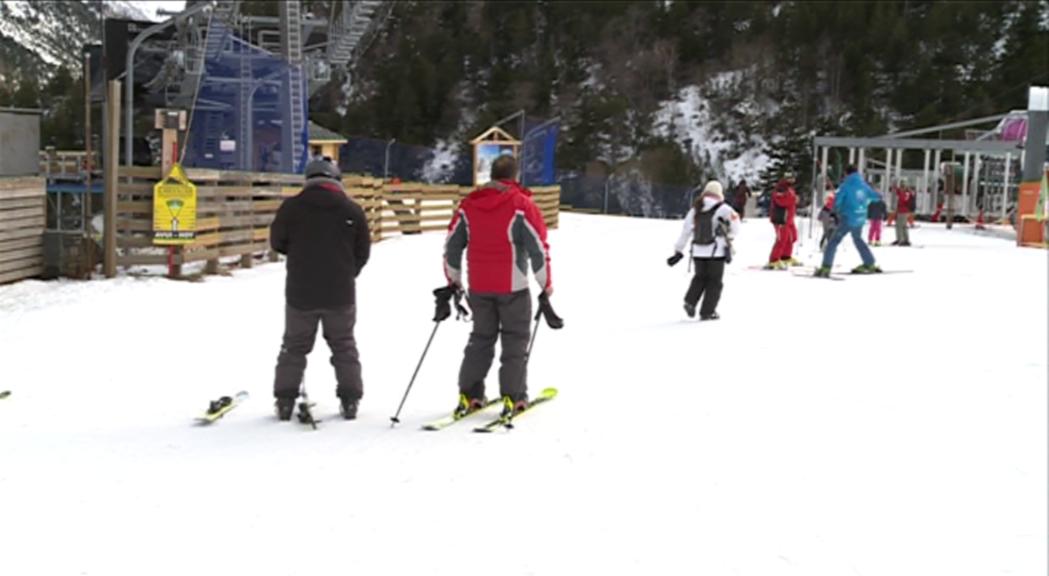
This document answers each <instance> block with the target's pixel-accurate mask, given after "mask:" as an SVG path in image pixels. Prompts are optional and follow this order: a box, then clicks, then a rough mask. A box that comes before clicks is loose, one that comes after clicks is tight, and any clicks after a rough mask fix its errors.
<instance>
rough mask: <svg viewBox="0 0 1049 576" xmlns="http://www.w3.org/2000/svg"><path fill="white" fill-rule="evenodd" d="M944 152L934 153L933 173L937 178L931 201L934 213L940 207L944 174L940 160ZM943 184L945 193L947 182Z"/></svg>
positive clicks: (933, 186)
mask: <svg viewBox="0 0 1049 576" xmlns="http://www.w3.org/2000/svg"><path fill="white" fill-rule="evenodd" d="M942 152H943V151H942V150H937V151H936V152H934V155H933V158H934V160H933V162H932V173H933V175H934V176H936V178H935V181H934V182H933V183H932V194H931V195H930V199H931V200H930V201H931V202H932V205H931V206H930V208H931V209H932V211H933V212H936V210H937V209H938V208H939V206H940V198H939V191H940V176H941V175H942V172H943V169H942V168H941V167H940V158H941V156H942V155H941V153H942ZM943 184H944V191H946V190H947V182H946V181H944V183H943Z"/></svg>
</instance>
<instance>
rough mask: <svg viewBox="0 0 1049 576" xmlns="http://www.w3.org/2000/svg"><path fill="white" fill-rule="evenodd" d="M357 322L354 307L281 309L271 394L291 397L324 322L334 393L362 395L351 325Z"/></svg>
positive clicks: (359, 368) (346, 396)
mask: <svg viewBox="0 0 1049 576" xmlns="http://www.w3.org/2000/svg"><path fill="white" fill-rule="evenodd" d="M356 322H357V307H356V306H354V305H350V306H347V307H345V308H331V309H320V310H299V309H297V308H292V307H291V306H285V308H284V342H283V344H282V345H281V348H280V355H279V356H277V370H276V376H275V378H274V381H273V395H274V396H276V397H278V398H295V397H296V396H298V395H299V384H300V383H301V382H302V375H303V373H304V372H305V371H306V356H307V355H308V354H309V353H310V352H311V351H313V343H314V341H315V340H316V338H317V324H318V323H321V324H323V325H324V339H325V340H327V341H328V348H330V349H331V365H332V366H334V367H335V380H336V382H337V383H338V384H337V386H336V388H335V394H336V395H337V396H339V397H340V398H350V399H353V400H357V399H360V397H361V396H362V395H363V394H364V385H363V383H362V382H361V362H360V356H359V354H358V353H357V341H356V340H355V339H354V338H353V326H354V324H355V323H356Z"/></svg>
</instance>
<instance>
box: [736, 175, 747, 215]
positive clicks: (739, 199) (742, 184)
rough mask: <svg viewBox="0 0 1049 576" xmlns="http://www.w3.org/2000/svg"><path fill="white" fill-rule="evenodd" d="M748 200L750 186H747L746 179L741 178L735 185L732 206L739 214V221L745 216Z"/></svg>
mask: <svg viewBox="0 0 1049 576" xmlns="http://www.w3.org/2000/svg"><path fill="white" fill-rule="evenodd" d="M749 200H750V186H747V179H746V178H743V179H741V180H740V181H739V184H738V185H736V190H735V192H734V194H733V208H735V209H736V214H739V220H740V222H742V221H743V219H744V218H745V217H746V212H747V202H748V201H749Z"/></svg>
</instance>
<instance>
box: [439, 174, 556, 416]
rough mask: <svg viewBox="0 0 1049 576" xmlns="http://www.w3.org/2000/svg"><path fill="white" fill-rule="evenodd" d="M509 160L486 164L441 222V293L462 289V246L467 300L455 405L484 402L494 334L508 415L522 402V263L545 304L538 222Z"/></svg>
mask: <svg viewBox="0 0 1049 576" xmlns="http://www.w3.org/2000/svg"><path fill="white" fill-rule="evenodd" d="M516 177H517V161H516V160H515V159H514V158H513V157H512V156H500V157H499V158H497V159H496V160H495V162H493V163H492V169H491V178H492V181H491V182H489V183H488V184H485V185H483V186H481V187H480V188H478V189H476V190H474V191H473V192H471V193H470V195H469V196H467V197H466V198H465V199H463V201H462V202H461V203H460V204H459V209H458V210H456V212H455V215H454V216H453V217H452V221H451V223H450V224H449V226H448V237H447V239H446V240H445V245H444V269H445V276H446V277H447V279H448V288H447V289H443V290H448V291H449V293H451V292H452V291H459V290H461V289H462V264H463V262H462V261H463V251H465V252H466V262H467V266H468V268H469V270H468V271H469V278H468V280H469V294H468V296H467V301H468V302H469V304H470V308H471V309H472V310H473V332H472V333H471V334H470V340H469V342H468V343H467V345H466V350H465V352H464V355H463V363H462V366H461V367H460V369H459V393H460V396H459V405H458V407H457V408H456V412H457V413H458V414H460V415H465V414H468V413H470V412H472V411H474V410H477V409H480V408H482V407H484V405H485V403H486V401H485V385H484V380H485V377H486V376H487V375H488V369H489V368H490V367H491V365H492V359H493V357H494V355H495V342H496V340H497V339H501V345H502V355H501V356H500V364H501V366H500V368H499V393H500V396H501V397H502V398H503V404H504V407H506V408H507V409H509V410H512V411H513V412H514V413H516V412H519V411H521V410H524V409H525V408H527V407H528V383H527V380H526V373H525V363H526V357H525V355H526V351H527V348H528V337H529V322H530V320H531V319H532V301H531V296H530V294H529V291H528V263H529V262H531V270H532V274H533V275H534V276H535V279H536V281H537V282H538V283H539V286H540V289H541V290H542V293H541V295H540V297H539V305H540V307H541V308H546V307H549V301H548V298H549V296H550V295H551V294H553V291H554V289H553V285H552V284H551V282H550V251H549V246H548V245H547V243H546V223H545V222H544V220H543V214H542V212H540V210H539V207H538V206H536V204H535V202H534V201H533V200H532V193H531V192H530V191H529V190H528V189H527V188H524V187H523V186H521V185H520V184H518V183H517V182H516V180H515V178H516Z"/></svg>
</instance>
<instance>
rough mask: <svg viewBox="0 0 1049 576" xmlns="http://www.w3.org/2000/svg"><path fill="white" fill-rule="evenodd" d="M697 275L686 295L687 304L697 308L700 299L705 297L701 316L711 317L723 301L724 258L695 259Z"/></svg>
mask: <svg viewBox="0 0 1049 576" xmlns="http://www.w3.org/2000/svg"><path fill="white" fill-rule="evenodd" d="M692 261H693V263H694V264H695V266H696V273H695V275H694V276H692V283H691V284H689V286H688V292H686V293H685V303H687V304H689V305H691V306H695V305H696V304H697V303H698V302H699V298H700V297H701V296H702V297H703V306H702V307H701V308H700V309H699V315H700V316H701V317H702V316H710V315H711V314H713V313H714V311H715V310H716V309H717V307H718V300H720V299H721V286H722V283H721V279H722V278H723V277H724V276H725V259H724V258H693V259H692Z"/></svg>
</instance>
